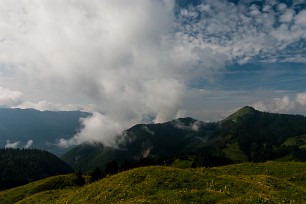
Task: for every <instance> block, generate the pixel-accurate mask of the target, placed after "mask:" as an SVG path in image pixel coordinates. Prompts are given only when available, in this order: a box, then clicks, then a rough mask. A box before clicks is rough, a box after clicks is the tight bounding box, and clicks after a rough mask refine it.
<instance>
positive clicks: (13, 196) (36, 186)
mask: <svg viewBox="0 0 306 204" xmlns="http://www.w3.org/2000/svg"><path fill="white" fill-rule="evenodd" d="M76 178H77V177H76V176H75V175H74V174H69V175H59V176H52V177H49V178H45V179H42V180H39V181H34V182H31V183H29V184H26V185H23V186H19V187H16V188H12V189H9V190H5V191H0V203H6V204H9V203H16V202H18V201H20V200H22V199H24V198H26V197H30V196H32V195H35V194H37V193H40V192H48V193H51V192H52V191H53V190H59V189H66V188H71V189H74V188H77V183H76Z"/></svg>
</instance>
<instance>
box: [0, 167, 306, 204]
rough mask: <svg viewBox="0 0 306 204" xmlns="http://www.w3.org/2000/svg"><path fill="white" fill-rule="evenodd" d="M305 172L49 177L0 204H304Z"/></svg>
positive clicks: (144, 171)
mask: <svg viewBox="0 0 306 204" xmlns="http://www.w3.org/2000/svg"><path fill="white" fill-rule="evenodd" d="M305 169H306V164H305V163H302V162H267V163H243V164H235V165H228V166H223V167H213V168H196V169H178V168H173V167H164V166H154V167H142V168H136V169H133V170H129V171H126V172H122V173H119V174H116V175H113V176H109V177H106V178H104V179H101V180H99V181H96V182H94V183H91V184H87V185H85V186H83V187H74V186H73V185H66V186H65V187H64V186H61V187H59V188H57V187H56V186H54V185H52V183H53V182H55V181H56V182H57V183H58V182H59V181H58V179H55V178H54V177H53V178H52V177H51V178H48V179H44V180H42V181H37V182H34V183H31V184H28V185H25V186H21V187H18V188H14V189H10V190H7V191H3V192H0V202H5V203H8V204H9V203H15V202H16V203H23V204H26V203H304V202H306V196H305V195H306V183H305V181H306V172H305ZM56 178H57V177H56ZM54 180H55V181H54ZM62 180H64V179H63V177H62ZM68 180H69V179H68ZM68 183H69V182H68ZM46 184H48V185H46ZM39 186H53V187H48V188H40V187H39Z"/></svg>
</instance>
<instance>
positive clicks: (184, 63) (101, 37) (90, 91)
mask: <svg viewBox="0 0 306 204" xmlns="http://www.w3.org/2000/svg"><path fill="white" fill-rule="evenodd" d="M246 105H249V106H253V107H254V108H256V109H258V110H261V111H268V112H277V113H289V114H302V115H306V1H305V0H294V1H292V0H265V1H259V0H240V1H239V0H202V1H201V0H189V1H188V0H112V1H108V0H102V1H101V0H87V1H83V0H1V2H0V107H1V108H35V109H38V110H42V111H44V110H52V111H69V110H81V111H88V112H92V113H93V116H92V117H90V118H87V119H82V120H81V122H82V124H83V129H81V130H80V131H79V132H78V133H77V134H76V135H75V136H74V137H72V138H71V139H68V140H64V139H61V140H59V141H58V145H61V146H63V147H66V146H70V145H75V144H80V143H82V142H86V141H101V142H102V143H103V144H105V145H109V146H111V145H113V144H114V142H115V140H114V138H115V137H114V136H115V135H118V134H120V133H121V131H123V130H125V129H127V128H129V127H131V126H133V125H134V124H137V123H159V122H165V121H168V120H172V119H175V118H178V117H186V116H190V117H193V118H196V119H199V120H202V121H218V120H221V119H223V118H225V117H226V116H228V115H229V114H231V113H233V112H234V111H236V110H238V109H239V108H241V107H243V106H246ZM34 142H35V141H34Z"/></svg>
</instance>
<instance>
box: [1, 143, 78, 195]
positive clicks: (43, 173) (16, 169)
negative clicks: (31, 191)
mask: <svg viewBox="0 0 306 204" xmlns="http://www.w3.org/2000/svg"><path fill="white" fill-rule="evenodd" d="M72 171H73V169H72V168H71V167H70V166H69V165H68V164H66V163H65V162H64V161H62V160H61V159H59V158H58V157H57V156H55V155H54V154H51V153H49V152H47V151H43V150H37V149H0V190H2V189H7V188H11V187H15V186H20V185H23V184H27V183H29V182H32V181H36V180H39V179H42V178H46V177H50V176H55V175H60V174H67V173H71V172H72Z"/></svg>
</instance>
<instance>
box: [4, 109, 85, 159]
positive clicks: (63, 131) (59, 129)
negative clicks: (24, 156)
mask: <svg viewBox="0 0 306 204" xmlns="http://www.w3.org/2000/svg"><path fill="white" fill-rule="evenodd" d="M89 115H90V114H89V113H85V112H80V111H61V112H52V111H38V110H34V109H0V148H1V147H2V148H3V147H5V146H7V147H10V145H12V144H14V143H15V144H18V147H20V148H23V147H31V148H39V149H44V150H47V151H50V152H52V153H55V154H57V155H60V154H63V153H64V152H65V151H67V150H66V149H62V148H59V147H57V146H56V145H55V143H56V142H57V140H58V139H60V138H66V139H67V138H71V137H72V136H73V135H74V134H76V133H77V131H78V130H79V129H80V125H81V124H80V118H84V117H88V116H89ZM16 142H17V143H16ZM15 146H16V145H15Z"/></svg>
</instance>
